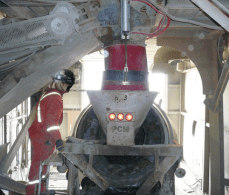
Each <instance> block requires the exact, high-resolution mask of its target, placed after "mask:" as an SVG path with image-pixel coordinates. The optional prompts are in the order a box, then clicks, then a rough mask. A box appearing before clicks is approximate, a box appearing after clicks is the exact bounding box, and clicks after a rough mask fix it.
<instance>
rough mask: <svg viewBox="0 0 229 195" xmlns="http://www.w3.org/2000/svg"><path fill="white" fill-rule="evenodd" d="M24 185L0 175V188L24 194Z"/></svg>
mask: <svg viewBox="0 0 229 195" xmlns="http://www.w3.org/2000/svg"><path fill="white" fill-rule="evenodd" d="M25 188H26V185H24V184H21V183H18V182H16V181H14V180H12V179H11V178H9V177H7V176H3V175H0V189H3V190H8V191H10V192H15V193H18V194H25Z"/></svg>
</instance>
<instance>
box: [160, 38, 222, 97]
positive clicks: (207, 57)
mask: <svg viewBox="0 0 229 195" xmlns="http://www.w3.org/2000/svg"><path fill="white" fill-rule="evenodd" d="M157 45H159V46H170V47H172V48H175V49H177V50H179V51H181V54H182V55H183V56H187V57H189V58H190V59H191V60H192V61H193V62H194V64H195V65H196V67H197V69H198V71H199V73H200V76H201V79H202V83H203V93H204V94H208V95H213V93H214V91H215V89H216V86H217V80H218V71H217V67H216V66H215V64H217V51H216V49H217V40H216V39H195V38H181V37H177V38H176V37H174V38H172V39H171V38H168V37H158V38H157ZM190 45H192V46H193V47H194V49H193V50H192V51H190V50H189V49H188V47H189V46H190Z"/></svg>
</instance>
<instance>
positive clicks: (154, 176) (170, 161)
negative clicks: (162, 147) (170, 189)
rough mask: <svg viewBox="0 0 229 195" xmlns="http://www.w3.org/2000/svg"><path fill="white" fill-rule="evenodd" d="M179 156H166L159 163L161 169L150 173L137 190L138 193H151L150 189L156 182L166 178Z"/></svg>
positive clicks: (145, 194) (141, 194)
mask: <svg viewBox="0 0 229 195" xmlns="http://www.w3.org/2000/svg"><path fill="white" fill-rule="evenodd" d="M179 158H180V157H179V156H173V157H166V158H165V159H164V160H163V161H162V162H161V163H160V165H159V170H160V171H157V170H156V169H155V170H154V171H153V172H152V173H151V174H150V176H149V177H148V178H147V179H146V181H145V182H144V183H143V184H142V186H141V187H140V188H139V190H138V191H137V193H136V195H147V194H150V190H151V189H152V188H153V187H154V186H155V185H156V183H157V182H158V181H160V180H162V179H163V178H164V175H165V174H166V173H167V172H168V170H169V169H170V168H171V167H172V166H173V165H174V163H175V162H176V161H177V160H178V159H179Z"/></svg>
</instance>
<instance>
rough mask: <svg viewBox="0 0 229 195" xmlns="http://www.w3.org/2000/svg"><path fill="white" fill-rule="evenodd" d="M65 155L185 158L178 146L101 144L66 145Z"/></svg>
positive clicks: (181, 148) (180, 147)
mask: <svg viewBox="0 0 229 195" xmlns="http://www.w3.org/2000/svg"><path fill="white" fill-rule="evenodd" d="M62 153H64V154H88V155H111V156H154V155H157V154H158V155H159V156H183V147H182V146H176V145H164V144H157V145H139V146H108V145H100V144H93V145H91V144H70V143H66V145H65V148H64V151H63V152H62Z"/></svg>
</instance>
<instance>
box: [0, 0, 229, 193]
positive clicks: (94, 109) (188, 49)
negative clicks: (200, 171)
mask: <svg viewBox="0 0 229 195" xmlns="http://www.w3.org/2000/svg"><path fill="white" fill-rule="evenodd" d="M41 2H42V3H41ZM174 2H175V1H169V0H168V1H161V0H156V1H154V0H148V1H145V0H132V1H129V0H121V1H118V0H117V1H116V0H99V1H87V0H73V1H70V3H69V2H56V1H50V2H47V1H29V2H26V1H4V6H6V7H7V6H8V7H7V8H5V9H3V8H2V9H1V10H2V11H4V10H5V12H6V13H8V15H9V16H12V18H13V16H14V15H13V14H12V13H11V12H10V11H12V9H14V10H17V8H15V6H16V7H17V6H20V7H23V6H24V5H26V6H28V7H35V8H37V9H38V10H39V8H40V6H41V5H42V6H45V7H46V12H48V15H47V13H46V14H41V15H40V17H32V16H31V15H29V16H28V17H27V18H26V19H27V20H24V19H23V17H18V18H17V21H16V22H15V21H14V20H12V19H11V18H5V19H4V20H3V21H1V23H2V26H1V27H0V35H1V38H0V55H1V56H4V57H2V58H1V64H2V65H1V69H0V79H1V82H0V89H1V92H0V97H1V102H0V105H1V110H0V114H1V116H3V114H5V113H6V112H8V111H9V110H10V109H12V108H13V106H16V105H17V104H18V103H19V102H20V101H22V100H24V99H25V98H27V97H28V96H30V95H32V94H33V93H35V92H36V91H37V90H38V89H40V88H41V87H43V86H44V85H45V84H47V83H48V81H49V78H50V76H52V74H54V73H55V72H56V71H57V70H59V69H60V68H65V67H69V66H70V65H72V64H73V63H75V62H76V61H78V60H79V59H80V58H81V57H83V56H84V55H85V54H87V53H89V52H94V51H99V50H101V49H102V48H103V49H104V57H105V71H104V75H103V84H102V90H100V91H88V95H89V98H90V101H91V105H90V106H89V107H88V108H87V109H85V110H84V111H83V112H82V114H81V116H80V117H79V119H78V121H77V123H76V126H75V128H74V133H73V136H71V137H69V138H68V140H67V141H66V145H65V150H64V151H63V152H62V153H61V154H60V156H61V158H62V161H61V163H60V164H58V166H59V168H58V170H59V171H60V172H65V171H66V170H67V169H69V171H68V192H67V194H69V195H79V194H86V195H91V194H93V195H103V194H104V195H108V194H127V195H131V194H136V195H148V194H152V195H156V194H168V195H170V194H174V172H175V171H176V168H177V165H178V162H179V159H180V158H181V156H182V147H181V146H179V145H178V144H177V142H176V140H175V138H174V137H173V130H172V126H171V123H170V121H169V119H168V117H167V116H166V114H165V113H164V112H163V111H162V110H161V109H160V107H158V106H157V105H155V104H154V99H155V98H156V96H157V93H156V92H149V89H148V67H147V60H146V49H145V46H146V45H145V41H146V39H150V38H152V37H157V38H158V39H157V41H158V43H159V44H160V45H162V46H164V45H168V46H173V47H174V48H175V49H177V50H180V53H179V56H178V55H177V56H174V58H171V59H165V60H167V61H166V64H167V65H169V60H174V59H185V58H186V57H187V56H188V57H190V58H191V59H192V60H193V61H194V63H195V64H196V66H197V68H198V70H199V72H200V75H201V77H202V80H203V89H204V94H209V95H213V94H214V89H215V88H214V87H215V86H214V84H213V83H214V82H213V79H212V78H213V76H215V74H216V73H215V71H214V70H215V69H214V68H215V67H213V65H211V64H213V63H210V62H211V61H213V60H216V59H217V57H214V56H213V55H212V54H213V49H214V48H213V47H212V45H213V44H214V45H215V42H214V41H215V40H216V39H215V37H216V35H217V36H218V35H221V34H223V32H224V30H223V28H224V29H226V30H228V25H227V24H228V17H227V16H226V15H225V14H223V12H224V13H225V12H227V11H228V10H227V9H226V8H225V7H224V6H223V7H222V5H221V4H220V3H218V2H217V1H214V2H215V4H214V5H213V4H212V3H209V2H208V1H206V2H205V3H206V5H207V6H206V7H207V8H208V9H207V8H206V9H205V5H203V1H197V0H192V2H194V3H195V4H196V5H197V6H198V7H197V6H196V5H194V4H193V3H191V2H190V1H183V0H182V1H181V0H176V2H175V3H174ZM50 3H51V4H50ZM47 4H48V6H47ZM224 4H225V5H226V6H228V3H227V2H226V3H224ZM177 5H179V6H180V7H178V8H177V7H176V6H177ZM166 6H167V7H168V9H169V10H170V12H171V13H172V14H170V13H168V12H167V11H166V10H167V7H166ZM217 6H218V8H219V9H215V8H216V7H217ZM8 8H10V9H8ZM200 8H201V9H204V10H205V12H206V13H208V14H209V16H206V14H204V13H203V11H202V10H200ZM213 8H214V11H213V12H212V11H211V10H212V9H213ZM177 9H181V10H180V11H181V12H178V11H177ZM9 10H10V11H9ZM34 10H35V9H34ZM42 10H43V9H42ZM44 10H45V9H44ZM44 10H43V11H44ZM47 10H48V11H47ZM183 10H185V11H183ZM186 10H189V11H190V10H191V11H190V15H187V14H186ZM209 10H210V11H209ZM195 11H196V12H195ZM34 12H35V11H34ZM35 13H36V12H35ZM179 14H180V15H179ZM198 14H199V16H200V17H197V21H194V20H191V19H192V17H194V16H195V15H198ZM174 15H175V16H180V17H175V16H174ZM212 18H213V19H214V20H215V21H216V22H218V23H217V24H216V23H215V22H213V21H212ZM171 20H173V21H171ZM184 24H185V25H184ZM169 28H170V29H169ZM169 30H170V31H169ZM166 33H167V34H166ZM162 35H163V36H164V37H161V36H162ZM95 37H96V38H95ZM171 37H172V38H171ZM174 37H175V38H174ZM219 45H220V42H219ZM220 46H221V45H220ZM215 53H217V52H215ZM218 53H219V56H221V57H222V52H220V51H219V52H218ZM31 62H33V63H31ZM214 62H215V61H214ZM158 64H159V65H161V66H162V65H164V64H165V63H164V61H162V62H159V63H157V65H158ZM209 66H210V68H209ZM206 70H207V71H206ZM206 72H207V73H208V74H207V76H206ZM209 75H210V76H209ZM31 80H36V82H34V83H31V82H29V81H31ZM4 86H5V87H4ZM6 86H7V87H6ZM22 86H23V87H22ZM221 87H222V86H221ZM2 89H4V90H2ZM218 99H220V98H218ZM10 101H11V102H13V103H12V104H7V103H9V102H10ZM14 104H15V105H14ZM31 122H32V118H30V119H29V120H28V121H27V123H26V124H25V126H24V128H23V130H22V131H21V132H20V135H19V136H18V138H17V140H16V141H15V143H14V146H13V147H12V149H11V151H10V152H9V153H8V154H7V155H6V156H5V157H4V159H3V160H2V161H1V164H0V171H1V174H0V178H1V183H0V187H1V188H2V189H6V190H10V191H13V192H15V193H20V194H24V193H25V192H24V187H25V185H23V184H20V183H17V182H15V181H14V180H11V179H10V178H8V177H7V176H6V175H4V174H3V173H6V171H7V165H8V164H10V163H11V162H12V159H13V158H14V156H15V154H16V152H17V149H18V147H19V146H20V145H21V143H22V141H23V139H24V137H25V135H26V133H27V132H26V129H28V127H29V126H30V124H31ZM1 151H2V150H1ZM44 163H46V162H44ZM42 165H43V164H41V169H42ZM78 169H79V170H80V171H81V172H83V173H84V175H85V178H84V179H83V180H82V182H81V183H79V177H78ZM40 179H41V178H40ZM80 186H81V187H82V189H81V188H80ZM38 193H39V188H38Z"/></svg>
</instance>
